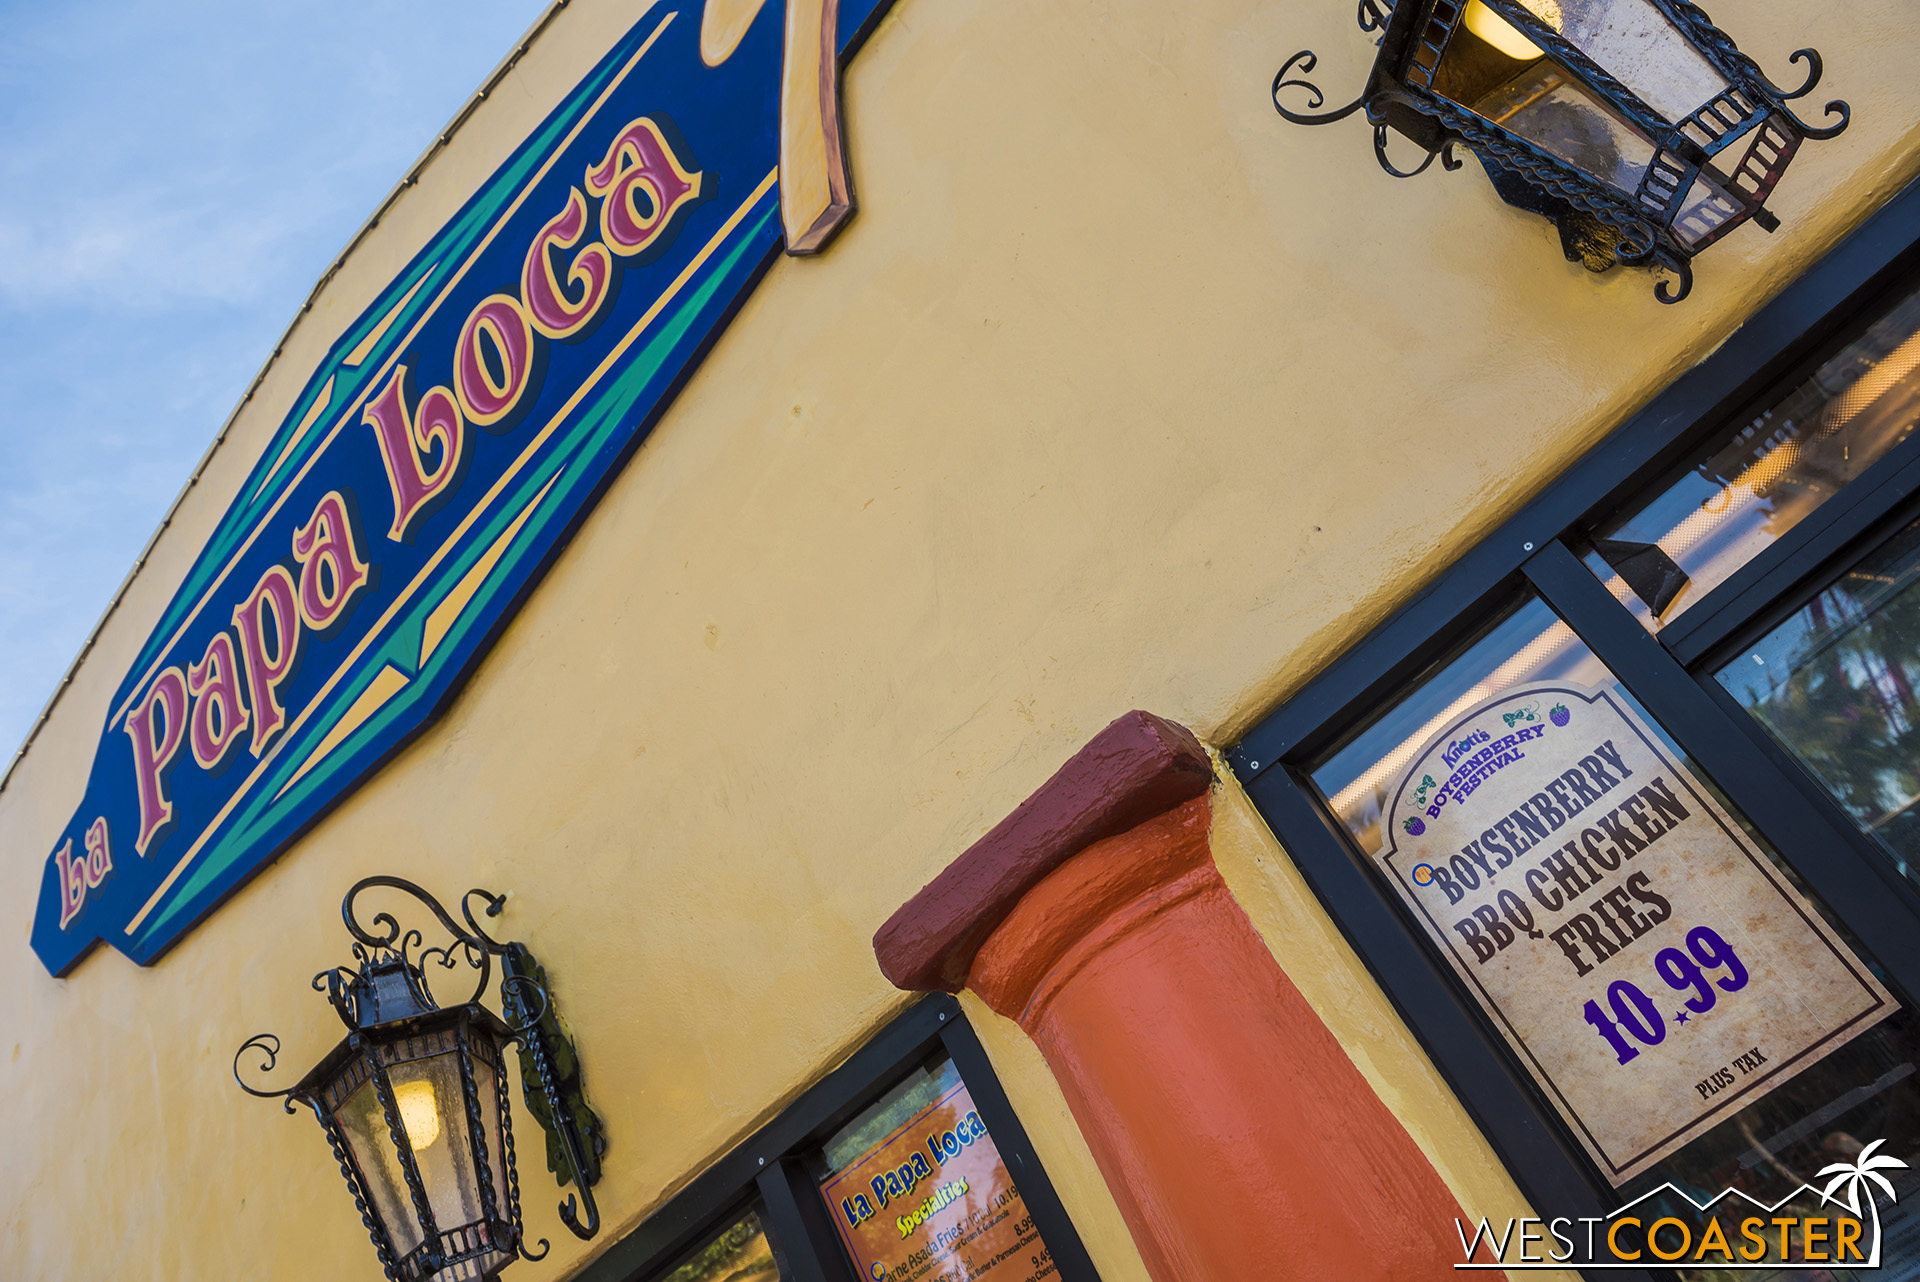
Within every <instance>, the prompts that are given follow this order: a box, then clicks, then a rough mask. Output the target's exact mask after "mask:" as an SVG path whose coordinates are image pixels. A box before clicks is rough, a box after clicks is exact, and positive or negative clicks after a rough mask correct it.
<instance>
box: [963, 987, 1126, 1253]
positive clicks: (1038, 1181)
mask: <svg viewBox="0 0 1920 1282" xmlns="http://www.w3.org/2000/svg"><path fill="white" fill-rule="evenodd" d="M940 1044H941V1046H942V1047H944V1048H945V1050H946V1052H947V1054H948V1055H949V1056H950V1057H952V1059H953V1064H954V1067H955V1068H958V1069H959V1070H960V1080H961V1081H963V1082H965V1083H966V1084H967V1094H968V1095H970V1096H972V1097H973V1106H974V1107H975V1108H977V1109H979V1110H980V1120H981V1121H982V1122H985V1123H986V1125H987V1134H989V1135H991V1136H992V1137H993V1146H994V1148H996V1149H998V1150H999V1152H1000V1158H1001V1160H1002V1161H1004V1162H1005V1163H1006V1164H1007V1173H1008V1174H1009V1175H1011V1176H1013V1183H1014V1187H1015V1188H1017V1189H1019V1190H1020V1200H1021V1201H1022V1202H1024V1203H1025V1204H1026V1207H1027V1213H1028V1214H1029V1215H1031V1216H1033V1225H1034V1227H1035V1228H1037V1229H1039V1230H1040V1240H1041V1241H1042V1242H1043V1243H1045V1244H1046V1247H1047V1250H1048V1251H1049V1252H1050V1253H1051V1254H1052V1256H1053V1267H1054V1268H1055V1269H1057V1270H1059V1277H1060V1282H1100V1274H1099V1273H1098V1272H1096V1271H1095V1269H1094V1267H1093V1257H1092V1256H1090V1255H1088V1254H1087V1248H1086V1247H1085V1245H1083V1244H1082V1243H1081V1241H1080V1234H1079V1231H1078V1230H1076V1229H1075V1228H1074V1227H1073V1220H1072V1219H1071V1218H1069V1216H1068V1215H1067V1208H1066V1207H1065V1206H1064V1205H1063V1204H1062V1203H1061V1201H1060V1195H1059V1194H1058V1193H1056V1192H1054V1190H1053V1181H1052V1180H1050V1179H1048V1178H1047V1172H1046V1169H1045V1168H1044V1167H1042V1166H1041V1165H1040V1159H1039V1157H1038V1156H1036V1155H1035V1153H1034V1151H1033V1141H1032V1140H1030V1139H1028V1138H1027V1128H1026V1127H1024V1126H1022V1125H1021V1124H1020V1115H1019V1114H1018V1113H1015V1112H1014V1111H1013V1103H1012V1101H1010V1100H1009V1099H1007V1093H1006V1091H1005V1090H1004V1089H1002V1088H1001V1086H1000V1078H999V1076H998V1075H997V1074H996V1073H995V1072H994V1071H993V1061H991V1060H989V1059H988V1058H987V1050H986V1047H984V1046H982V1045H981V1044H980V1037H979V1035H978V1034H977V1033H975V1032H974V1031H973V1029H972V1028H971V1027H970V1026H969V1025H968V1024H967V1021H966V1020H965V1019H949V1020H947V1021H946V1022H945V1023H943V1024H942V1025H941V1026H940Z"/></svg>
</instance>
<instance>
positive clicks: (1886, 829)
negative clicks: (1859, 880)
mask: <svg viewBox="0 0 1920 1282" xmlns="http://www.w3.org/2000/svg"><path fill="white" fill-rule="evenodd" d="M1714 675H1715V677H1716V678H1717V679H1718V680H1719V682H1720V685H1721V686H1722V687H1723V688H1724V689H1725V690H1726V691H1727V692H1728V693H1729V694H1731V695H1733V697H1734V698H1735V699H1737V700H1739V701H1740V703H1741V704H1743V705H1744V706H1745V707H1746V708H1747V709H1748V710H1749V711H1751V712H1752V713H1753V715H1754V716H1755V717H1756V718H1757V719H1758V720H1759V722H1760V724H1761V725H1763V726H1765V727H1766V728H1767V730H1768V731H1769V732H1770V733H1771V734H1772V735H1773V737H1774V738H1775V739H1777V740H1778V741H1779V742H1780V743H1781V744H1782V745H1784V746H1785V747H1786V749H1787V750H1788V751H1789V752H1791V753H1792V754H1793V755H1794V756H1795V757H1797V758H1798V759H1799V760H1800V762H1801V764H1802V765H1804V766H1806V768H1807V769H1808V770H1810V771H1812V773H1813V775H1814V777H1815V778H1817V779H1819V780H1820V782H1821V783H1822V784H1824V785H1826V788H1827V791H1828V792H1830V793H1831V794H1832V795H1833V797H1834V799H1835V800H1836V801H1838V802H1839V803H1840V805H1841V806H1842V808H1844V809H1845V810H1846V811H1847V813H1848V814H1850V815H1852V816H1853V819H1854V822H1856V823H1857V824H1859V825H1860V827H1861V829H1862V831H1864V832H1866V833H1867V834H1868V835H1869V836H1871V837H1872V838H1873V839H1874V840H1875V841H1876V842H1877V843H1878V844H1879V847H1880V849H1881V850H1883V851H1885V852H1886V855H1887V857H1888V858H1889V859H1890V860H1892V862H1893V865H1894V867H1896V868H1898V869H1899V870H1900V872H1901V874H1902V875H1904V876H1906V877H1907V878H1908V879H1910V880H1912V881H1914V882H1915V883H1916V884H1920V700H1916V698H1915V694H1914V683H1915V682H1916V681H1920V522H1915V523H1914V524H1912V525H1909V526H1907V527H1906V528H1905V529H1904V530H1901V531H1900V532H1899V533H1898V534H1897V535H1895V536H1894V537H1893V538H1892V539H1891V540H1889V541H1888V542H1887V543H1885V544H1884V545H1882V546H1881V547H1880V548H1879V549H1878V550H1876V551H1874V552H1872V553H1870V554H1869V555H1868V556H1867V557H1866V558H1865V559H1863V560H1862V561H1860V562H1859V563H1858V564H1857V565H1855V566H1854V567H1853V569H1851V570H1849V571H1848V572H1847V573H1846V574H1845V575H1843V576H1842V577H1841V578H1840V580H1839V581H1838V582H1837V583H1835V584H1834V585H1833V586H1832V587H1830V588H1828V589H1827V590H1826V591H1824V592H1822V593H1820V594H1819V595H1818V596H1816V597H1814V598H1813V600H1811V601H1809V602H1808V603H1807V604H1806V605H1804V606H1802V607H1801V608H1800V609H1799V610H1798V611H1796V612H1795V613H1794V614H1793V616H1792V617H1790V618H1789V619H1787V621H1786V622H1784V623H1782V624H1781V625H1780V626H1779V627H1777V628H1775V629H1774V630H1773V631H1771V632H1769V633H1768V634H1767V635H1766V636H1765V637H1763V638H1762V639H1761V640H1760V641H1759V642H1758V643H1756V644H1755V645H1753V646H1751V647H1749V649H1748V650H1747V652H1746V653H1744V654H1742V655H1741V656H1740V657H1739V658H1737V659H1734V660H1732V661H1731V662H1729V663H1728V664H1727V665H1726V666H1725V667H1723V668H1721V669H1720V671H1719V672H1717V673H1715V674H1714Z"/></svg>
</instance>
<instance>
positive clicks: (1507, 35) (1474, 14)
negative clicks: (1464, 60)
mask: <svg viewBox="0 0 1920 1282" xmlns="http://www.w3.org/2000/svg"><path fill="white" fill-rule="evenodd" d="M1467 30H1468V31H1471V32H1473V34H1474V35H1476V36H1479V37H1480V38H1481V39H1482V40H1484V41H1486V42H1487V43H1488V44H1490V45H1492V46H1493V47H1494V48H1496V49H1498V50H1499V51H1500V52H1501V53H1504V54H1506V55H1507V57H1509V58H1512V59H1513V60H1514V61H1516V62H1532V61H1533V60H1534V59H1535V58H1543V57H1545V56H1546V55H1545V54H1543V53H1541V52H1540V46H1539V45H1536V44H1535V43H1533V41H1531V40H1529V39H1527V37H1526V36H1525V35H1524V34H1523V33H1522V32H1521V30H1520V28H1518V27H1516V26H1514V25H1513V24H1512V23H1511V22H1508V21H1507V20H1506V19H1505V18H1503V17H1501V16H1500V15H1499V14H1497V13H1495V12H1494V11H1493V10H1492V9H1490V8H1488V7H1487V6H1486V5H1485V4H1483V3H1482V2H1481V0H1473V3H1471V4H1469V5H1468V6H1467Z"/></svg>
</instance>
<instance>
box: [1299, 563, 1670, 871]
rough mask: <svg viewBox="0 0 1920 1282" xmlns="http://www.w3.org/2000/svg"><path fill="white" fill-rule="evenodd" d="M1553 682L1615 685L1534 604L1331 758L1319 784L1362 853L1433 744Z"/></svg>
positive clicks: (1374, 843)
mask: <svg viewBox="0 0 1920 1282" xmlns="http://www.w3.org/2000/svg"><path fill="white" fill-rule="evenodd" d="M1546 680H1563V681H1576V682H1578V683H1580V684H1581V685H1586V686H1597V685H1606V684H1611V681H1612V679H1611V677H1609V676H1608V675H1607V672H1606V669H1605V668H1604V667H1603V666H1602V665H1601V663H1600V660H1599V659H1597V658H1595V657H1594V654H1593V651H1591V650H1589V649H1587V647H1586V643H1585V642H1583V641H1581V640H1580V638H1578V637H1576V636H1574V635H1573V629H1572V628H1569V627H1568V626H1567V625H1566V624H1565V623H1563V622H1561V620H1560V618H1559V617H1558V616H1557V615H1555V614H1554V613H1553V611H1552V610H1550V609H1548V608H1547V606H1546V604H1545V603H1544V602H1542V601H1540V600H1538V599H1532V600H1529V601H1528V602H1527V603H1526V604H1525V605H1523V606H1521V607H1520V608H1519V609H1518V610H1515V611H1514V612H1513V613H1512V614H1510V615H1508V616H1507V617H1506V618H1505V619H1504V620H1502V621H1501V622H1500V623H1498V624H1496V625H1495V626H1494V627H1493V629H1492V630H1491V631H1489V632H1488V633H1487V634H1486V635H1485V636H1483V637H1481V638H1480V639H1479V640H1478V641H1476V642H1474V643H1473V644H1472V645H1470V646H1468V647H1467V649H1466V651H1465V652H1464V653H1462V654H1461V655H1460V656H1459V657H1458V658H1456V659H1454V660H1453V661H1452V662H1450V663H1447V664H1445V665H1444V666H1443V667H1441V669H1440V670H1439V671H1438V672H1436V673H1434V674H1433V675H1432V676H1431V677H1429V678H1427V680H1426V681H1425V682H1424V683H1422V684H1421V686H1420V687H1419V689H1417V690H1415V691H1414V692H1413V693H1412V694H1411V695H1409V696H1408V697H1407V698H1406V700H1405V701H1403V702H1402V703H1400V704H1398V705H1397V706H1395V707H1394V708H1393V709H1392V710H1391V711H1389V712H1388V713H1387V714H1386V715H1385V716H1383V717H1381V718H1380V719H1379V720H1378V721H1376V722H1374V723H1373V724H1372V725H1370V726H1368V727H1367V728H1366V729H1365V730H1363V731H1361V732H1360V734H1359V735H1357V736H1356V737H1355V738H1354V740H1353V741H1352V742H1351V743H1349V744H1347V746H1346V747H1344V748H1342V749H1340V750H1339V751H1338V752H1336V753H1334V754H1333V755H1332V756H1331V757H1329V758H1327V760H1326V761H1325V762H1324V763H1323V764H1321V765H1320V766H1319V767H1318V768H1317V769H1315V770H1314V772H1313V782H1314V784H1315V785H1316V786H1318V787H1319V789H1320V791H1321V792H1322V793H1323V794H1324V795H1325V796H1326V798H1327V800H1328V802H1329V803H1330V804H1331V805H1332V807H1333V812H1334V814H1336V815H1338V816H1339V817H1340V821H1341V822H1342V823H1344V824H1345V825H1346V826H1347V831H1349V832H1351V833H1352V834H1353V837H1354V840H1355V841H1357V842H1359V843H1360V848H1361V849H1362V850H1364V851H1366V852H1367V853H1368V854H1372V853H1374V852H1375V851H1377V850H1379V849H1380V845H1381V840H1380V816H1381V813H1382V811H1383V810H1384V808H1385V807H1386V805H1387V804H1388V801H1389V800H1390V798H1389V796H1388V792H1387V790H1388V789H1389V788H1391V787H1392V786H1393V785H1394V784H1395V783H1396V782H1398V781H1399V778H1400V772H1401V771H1402V770H1404V769H1406V766H1407V763H1408V762H1409V761H1412V760H1413V758H1414V756H1415V754H1417V753H1418V752H1419V751H1420V749H1421V747H1423V746H1424V745H1425V744H1426V742H1427V740H1428V739H1431V738H1432V737H1433V736H1434V735H1435V734H1437V733H1439V731H1440V728H1441V727H1442V726H1444V725H1446V724H1447V723H1448V722H1449V721H1451V720H1452V719H1453V718H1454V717H1455V716H1457V715H1458V714H1460V713H1461V712H1464V711H1465V710H1466V709H1468V708H1470V707H1472V706H1473V705H1474V704H1476V703H1479V702H1480V701H1481V700H1483V699H1486V698H1489V697H1490V696H1492V695H1496V694H1498V693H1500V691H1502V690H1505V689H1506V688H1507V687H1509V686H1516V685H1519V684H1520V683H1521V682H1523V681H1546ZM1677 751H1678V750H1677V749H1676V752H1677Z"/></svg>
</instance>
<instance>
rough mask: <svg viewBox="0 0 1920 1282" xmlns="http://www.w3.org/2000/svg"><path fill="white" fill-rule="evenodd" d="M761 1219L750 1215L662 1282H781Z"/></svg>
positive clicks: (702, 1248)
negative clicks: (761, 1225)
mask: <svg viewBox="0 0 1920 1282" xmlns="http://www.w3.org/2000/svg"><path fill="white" fill-rule="evenodd" d="M779 1279H780V1268H779V1266H778V1265H776V1264H775V1263H774V1262H773V1248H772V1247H771V1246H769V1245H768V1244H767V1231H766V1230H765V1229H763V1228H762V1227H760V1217H759V1216H758V1215H756V1214H754V1213H753V1212H752V1211H748V1212H747V1213H746V1214H745V1215H743V1216H741V1217H740V1219H738V1220H737V1221H735V1222H734V1223H733V1224H731V1225H728V1226H727V1227H726V1228H725V1229H723V1230H721V1231H720V1232H719V1233H717V1234H715V1235H714V1238H713V1240H712V1241H710V1242H708V1243H707V1244H706V1245H705V1246H703V1247H701V1248H700V1249H699V1250H697V1251H695V1252H694V1253H693V1255H692V1256H691V1257H690V1258H689V1259H688V1260H687V1261H686V1262H685V1263H684V1264H682V1265H681V1266H680V1267H679V1268H677V1269H675V1270H674V1271H673V1272H671V1273H669V1274H667V1275H666V1276H665V1277H664V1278H662V1279H660V1282H779Z"/></svg>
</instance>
